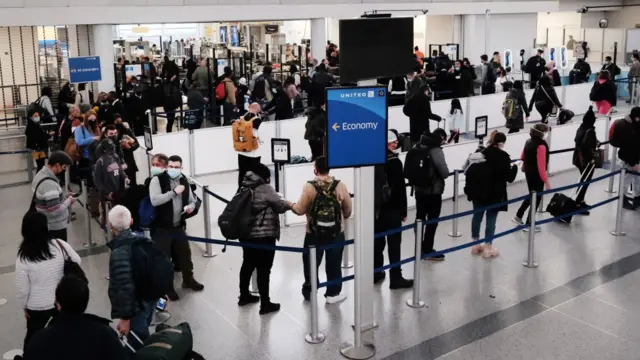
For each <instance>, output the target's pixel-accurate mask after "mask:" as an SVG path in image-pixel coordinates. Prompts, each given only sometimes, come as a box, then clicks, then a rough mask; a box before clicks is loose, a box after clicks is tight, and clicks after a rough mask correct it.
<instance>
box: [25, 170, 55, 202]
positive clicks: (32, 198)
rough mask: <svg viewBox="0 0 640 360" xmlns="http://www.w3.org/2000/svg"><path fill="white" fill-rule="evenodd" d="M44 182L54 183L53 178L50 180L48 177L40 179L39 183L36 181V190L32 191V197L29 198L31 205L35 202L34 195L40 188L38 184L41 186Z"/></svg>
mask: <svg viewBox="0 0 640 360" xmlns="http://www.w3.org/2000/svg"><path fill="white" fill-rule="evenodd" d="M46 180H51V181H55V180H53V178H50V177H48V176H45V177H44V178H42V179H40V181H38V183H37V184H36V188H35V189H34V190H33V196H32V197H31V203H32V204H33V203H34V202H35V201H36V194H37V193H38V188H39V187H40V184H42V183H43V182H45V181H46Z"/></svg>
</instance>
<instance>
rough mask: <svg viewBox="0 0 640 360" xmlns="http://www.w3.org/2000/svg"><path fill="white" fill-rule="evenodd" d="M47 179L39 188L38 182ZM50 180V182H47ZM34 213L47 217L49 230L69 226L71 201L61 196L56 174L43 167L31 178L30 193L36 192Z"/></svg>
mask: <svg viewBox="0 0 640 360" xmlns="http://www.w3.org/2000/svg"><path fill="white" fill-rule="evenodd" d="M44 178H47V180H45V181H43V182H42V183H41V184H40V186H38V183H39V182H40V180H42V179H44ZM49 179H50V180H49ZM36 186H38V189H37V192H36V194H35V195H36V196H35V203H36V211H38V212H40V213H43V214H45V215H46V216H47V222H48V224H49V230H62V229H66V228H67V225H68V224H69V207H70V206H71V199H70V198H68V197H65V196H64V194H62V188H61V187H60V183H59V182H58V177H57V176H56V174H54V173H53V171H51V169H49V167H47V166H45V167H43V168H42V170H40V171H39V172H38V173H37V174H36V176H35V177H34V178H33V183H32V187H33V188H32V191H36Z"/></svg>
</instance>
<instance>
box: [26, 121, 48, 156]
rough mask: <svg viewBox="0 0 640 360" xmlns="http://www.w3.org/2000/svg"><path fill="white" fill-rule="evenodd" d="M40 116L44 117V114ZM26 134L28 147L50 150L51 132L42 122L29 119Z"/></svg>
mask: <svg viewBox="0 0 640 360" xmlns="http://www.w3.org/2000/svg"><path fill="white" fill-rule="evenodd" d="M40 118H41V119H42V116H41V117H40ZM41 121H42V120H41ZM24 135H25V136H26V138H27V149H31V150H39V151H45V152H47V151H48V150H49V134H47V131H46V130H44V129H43V128H42V127H41V126H40V124H36V123H34V122H33V121H32V120H31V119H29V120H27V128H26V129H25V131H24Z"/></svg>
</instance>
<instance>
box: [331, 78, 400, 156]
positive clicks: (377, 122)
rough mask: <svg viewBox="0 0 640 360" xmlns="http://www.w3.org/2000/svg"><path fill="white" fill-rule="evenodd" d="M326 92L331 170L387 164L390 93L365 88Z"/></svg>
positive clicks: (378, 89)
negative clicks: (388, 97) (388, 95)
mask: <svg viewBox="0 0 640 360" xmlns="http://www.w3.org/2000/svg"><path fill="white" fill-rule="evenodd" d="M326 91H327V139H326V141H327V151H326V155H327V161H328V163H329V167H330V168H344V167H358V166H373V165H380V164H384V163H385V162H386V160H387V118H388V113H387V89H386V88H385V87H381V86H365V87H342V88H328V89H327V90H326Z"/></svg>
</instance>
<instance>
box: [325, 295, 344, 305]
mask: <svg viewBox="0 0 640 360" xmlns="http://www.w3.org/2000/svg"><path fill="white" fill-rule="evenodd" d="M346 299H347V294H344V293H342V294H338V295H336V296H327V300H326V302H327V304H337V303H339V302H341V301H344V300H346Z"/></svg>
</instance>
